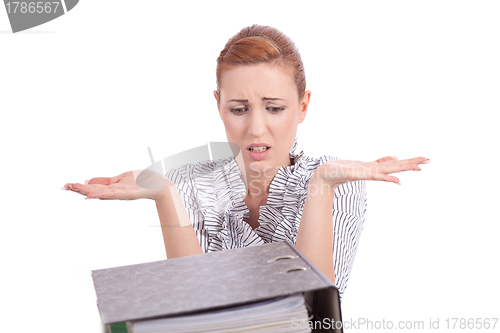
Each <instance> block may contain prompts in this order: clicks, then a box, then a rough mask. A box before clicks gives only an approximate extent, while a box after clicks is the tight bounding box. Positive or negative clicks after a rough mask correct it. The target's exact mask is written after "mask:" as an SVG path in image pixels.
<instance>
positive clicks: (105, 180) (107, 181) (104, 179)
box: [88, 177, 111, 185]
mask: <svg viewBox="0 0 500 333" xmlns="http://www.w3.org/2000/svg"><path fill="white" fill-rule="evenodd" d="M88 184H89V185H93V184H101V185H109V184H111V178H108V177H96V178H91V179H90V180H89V181H88Z"/></svg>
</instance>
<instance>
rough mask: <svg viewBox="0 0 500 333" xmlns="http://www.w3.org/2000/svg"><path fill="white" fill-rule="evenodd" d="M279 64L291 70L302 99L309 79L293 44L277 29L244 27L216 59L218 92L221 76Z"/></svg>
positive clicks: (254, 26) (258, 26) (255, 26)
mask: <svg viewBox="0 0 500 333" xmlns="http://www.w3.org/2000/svg"><path fill="white" fill-rule="evenodd" d="M258 63H269V64H275V63H280V64H281V65H283V67H284V68H286V69H287V70H289V71H290V74H291V75H292V77H293V78H294V81H295V84H296V86H297V92H298V96H299V100H300V99H301V98H302V97H303V96H304V93H305V91H306V76H305V72H304V64H303V63H302V59H301V58H300V53H299V50H298V49H297V47H296V46H295V44H294V43H293V41H292V40H291V39H290V38H289V37H288V36H286V35H285V34H284V33H282V32H281V31H279V30H278V29H276V28H272V27H268V26H262V25H258V24H254V25H252V26H249V27H246V28H243V29H241V30H240V32H238V33H237V34H236V35H234V36H233V37H232V38H231V39H229V41H228V42H227V43H226V46H225V47H224V49H223V50H222V51H221V52H220V55H219V57H218V58H217V69H216V76H217V91H218V92H219V91H220V85H221V79H222V73H223V71H224V70H225V69H228V68H231V67H233V66H239V65H251V64H258Z"/></svg>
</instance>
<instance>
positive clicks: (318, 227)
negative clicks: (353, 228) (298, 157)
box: [295, 172, 335, 283]
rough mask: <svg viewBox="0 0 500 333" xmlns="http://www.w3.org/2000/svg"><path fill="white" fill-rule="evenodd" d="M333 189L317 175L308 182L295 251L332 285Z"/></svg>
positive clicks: (333, 274) (333, 275)
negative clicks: (302, 255)
mask: <svg viewBox="0 0 500 333" xmlns="http://www.w3.org/2000/svg"><path fill="white" fill-rule="evenodd" d="M334 193H335V187H334V186H332V185H330V184H329V183H327V182H325V181H323V180H322V179H321V177H319V174H318V173H316V172H315V173H314V174H313V176H312V177H311V179H310V180H309V186H308V189H307V197H306V202H305V204H304V210H303V212H302V218H301V220H300V226H299V231H298V233H297V240H296V242H295V247H296V248H297V249H298V250H299V251H300V252H301V253H302V254H304V255H305V256H306V258H307V259H309V260H310V261H311V262H312V263H313V264H314V265H315V266H316V267H318V269H319V270H321V272H323V274H325V275H326V276H327V277H328V278H329V279H330V280H331V281H332V282H333V283H335V272H334V268H333V223H332V205H333V199H334Z"/></svg>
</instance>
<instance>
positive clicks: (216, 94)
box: [214, 90, 222, 119]
mask: <svg viewBox="0 0 500 333" xmlns="http://www.w3.org/2000/svg"><path fill="white" fill-rule="evenodd" d="M214 97H215V100H216V101H217V110H218V111H219V116H220V117H221V119H222V115H221V113H220V107H219V106H220V104H219V93H218V92H217V90H214Z"/></svg>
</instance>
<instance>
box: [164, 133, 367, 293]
mask: <svg viewBox="0 0 500 333" xmlns="http://www.w3.org/2000/svg"><path fill="white" fill-rule="evenodd" d="M296 150H297V142H295V143H294V145H293V147H292V149H291V150H290V158H291V159H292V161H294V164H292V165H291V166H283V167H281V168H280V169H279V171H278V173H277V174H276V176H275V177H274V179H273V180H272V182H271V184H270V187H269V194H268V198H267V205H265V206H261V207H260V210H259V213H260V214H259V219H258V222H259V227H257V228H256V229H252V227H251V226H250V225H249V224H248V223H247V222H245V221H243V219H248V218H249V216H250V214H249V210H248V208H247V206H246V204H245V202H244V201H243V198H244V196H245V195H246V188H245V184H244V183H243V181H242V179H241V173H240V171H239V168H238V165H237V164H236V161H235V159H234V157H231V158H227V159H221V160H216V161H206V162H200V163H196V164H185V165H182V166H181V167H177V168H175V169H172V170H170V171H168V172H167V174H166V177H167V178H168V179H170V181H172V182H173V183H174V184H176V186H177V187H178V189H179V193H180V195H181V199H182V201H183V203H184V207H185V208H186V210H187V212H188V216H189V218H190V220H191V222H192V224H193V227H194V230H195V232H196V235H197V237H198V239H199V241H200V245H201V248H202V250H203V252H211V251H221V250H228V249H234V248H240V247H244V246H252V245H258V244H264V243H269V242H277V241H288V242H290V243H292V244H295V241H296V239H297V232H298V230H299V225H300V219H301V216H302V211H303V208H304V203H305V200H306V195H307V185H308V182H309V179H310V177H311V176H312V174H313V172H314V171H315V170H316V168H318V167H319V166H320V165H321V164H323V163H325V162H327V161H329V160H332V159H336V158H335V157H332V156H327V155H325V156H322V157H320V158H312V157H308V156H304V155H303V152H302V151H300V153H295V151H296ZM365 211H366V187H365V182H364V181H357V182H350V183H346V184H343V185H342V186H339V187H338V188H337V189H336V191H335V198H334V202H333V207H332V217H333V224H334V229H333V230H334V239H333V261H334V262H333V265H334V266H333V267H334V271H335V283H336V286H337V288H338V289H339V293H340V297H342V295H343V293H344V290H345V288H346V286H347V281H348V279H349V274H350V272H351V268H352V265H353V261H354V256H355V254H356V249H357V246H358V242H359V238H360V235H361V231H362V230H363V223H364V214H365Z"/></svg>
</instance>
